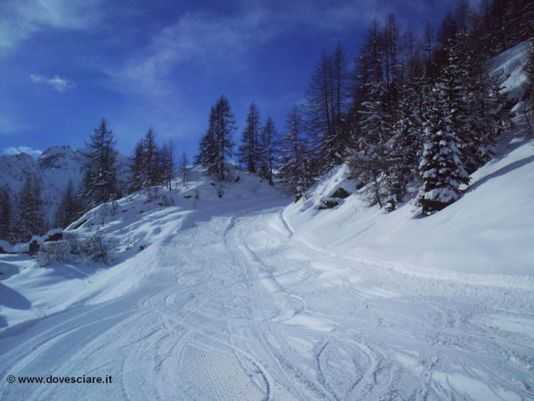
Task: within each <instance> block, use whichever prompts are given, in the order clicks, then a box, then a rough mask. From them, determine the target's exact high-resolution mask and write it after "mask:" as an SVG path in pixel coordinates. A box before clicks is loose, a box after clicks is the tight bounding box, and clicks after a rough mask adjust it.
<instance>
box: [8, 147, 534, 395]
mask: <svg viewBox="0 0 534 401" xmlns="http://www.w3.org/2000/svg"><path fill="white" fill-rule="evenodd" d="M506 145H507V146H511V149H512V150H511V151H510V150H509V151H507V152H503V153H501V156H500V157H499V158H496V159H494V160H493V161H492V162H490V163H488V164H487V165H486V166H484V167H483V168H482V169H480V170H479V171H477V172H476V173H475V174H474V175H473V176H472V177H471V178H472V180H471V184H470V186H469V187H468V188H467V190H466V193H465V195H464V196H463V197H462V198H461V199H460V200H459V201H458V202H456V203H454V204H453V205H451V206H449V207H447V208H446V209H444V210H442V211H441V212H439V213H437V214H435V215H433V216H430V217H427V218H424V219H420V218H414V211H413V206H412V205H411V204H406V205H404V206H401V207H400V208H399V209H397V210H395V211H394V212H392V213H385V212H384V211H382V210H379V209H378V208H376V207H368V206H367V204H366V203H365V200H364V197H363V196H362V195H361V194H360V193H359V190H358V189H357V185H356V183H354V182H353V181H352V180H350V178H349V171H348V168H347V167H346V166H341V167H340V168H338V169H336V170H333V171H332V172H331V173H330V174H328V175H327V176H325V177H324V179H323V180H322V181H321V182H319V183H318V184H317V186H316V187H315V188H314V190H313V191H311V192H310V193H308V194H307V195H306V196H305V197H303V198H302V199H301V200H299V201H298V202H296V203H290V202H291V200H290V198H289V197H288V196H287V195H285V194H283V193H281V192H279V191H278V190H277V189H276V188H272V187H270V186H268V185H267V184H266V183H264V182H261V181H260V180H259V179H258V178H256V177H254V176H252V175H248V174H245V173H240V179H239V181H238V182H233V183H225V184H224V185H222V186H220V185H218V184H216V183H214V182H212V181H211V179H209V178H208V177H207V176H206V175H205V174H204V172H203V171H201V170H198V169H196V170H194V171H193V172H192V173H191V178H190V181H189V182H188V183H187V184H183V183H181V182H179V181H177V182H176V183H175V187H176V188H175V190H174V191H172V192H168V191H165V190H163V189H157V188H155V189H152V190H148V191H145V192H143V193H137V194H133V195H130V196H127V197H125V198H123V199H120V200H119V201H118V202H117V203H116V204H107V205H101V206H99V207H98V208H96V209H93V210H92V211H89V212H88V213H86V214H85V215H84V216H82V217H81V218H80V219H79V220H78V221H77V222H75V223H73V224H72V225H71V226H70V228H69V230H68V235H67V236H73V237H76V238H79V239H83V238H93V237H95V236H98V237H99V238H101V239H102V241H103V244H104V245H105V246H106V248H107V249H108V264H104V263H96V262H92V261H86V262H80V261H79V260H73V261H69V260H66V261H64V262H57V261H56V262H55V263H52V264H51V265H49V266H47V267H46V268H40V267H38V265H37V261H36V260H35V259H32V258H29V257H27V256H24V255H14V254H7V255H0V272H5V273H6V274H4V275H3V276H1V278H0V279H1V281H0V377H1V380H0V399H2V400H4V399H5V400H12V399H21V400H26V401H34V400H35V401H38V400H58V401H68V400H93V399H95V400H96V399H104V400H107V399H110V400H111V399H113V400H127V401H137V400H139V401H141V400H142V401H146V400H161V401H167V400H184V401H185V400H199V401H200V400H201V401H210V400H217V401H220V400H223V401H234V400H247V401H256V400H257V401H260V400H262V401H265V400H268V401H315V400H321V401H325V400H326V401H341V400H389V401H393V400H428V401H434V400H450V399H454V400H481V401H486V400H500V401H502V400H506V401H507V400H510V401H515V400H531V399H534V375H533V371H534V346H533V344H534V343H533V338H534V291H533V290H534V247H532V244H533V243H534V230H533V229H532V227H534V202H532V199H534V186H533V185H532V183H533V182H534V141H527V140H524V139H523V140H518V139H517V138H516V139H514V141H513V143H512V144H506ZM340 187H343V188H344V189H345V190H347V191H348V192H350V193H352V195H351V196H349V197H347V198H345V199H344V200H343V202H342V203H340V204H339V205H338V206H337V207H335V208H333V209H326V210H320V208H319V206H320V205H321V202H322V201H323V200H324V199H325V198H329V197H331V196H332V195H333V194H334V193H335V192H336V190H337V189H338V188H340ZM221 190H222V192H224V196H223V197H222V198H220V197H219V196H218V194H219V193H220V192H221ZM49 374H53V375H55V376H69V377H72V376H82V375H87V376H92V375H96V376H101V377H103V376H106V375H110V376H111V377H112V378H113V381H112V383H111V384H101V385H96V384H92V385H78V384H57V385H50V384H49V385H39V384H18V383H15V384H10V383H8V382H7V381H6V380H5V379H4V378H5V377H6V376H8V375H15V376H30V375H39V376H47V375H49Z"/></svg>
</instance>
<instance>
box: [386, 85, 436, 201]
mask: <svg viewBox="0 0 534 401" xmlns="http://www.w3.org/2000/svg"><path fill="white" fill-rule="evenodd" d="M427 88H428V83H427V81H426V80H425V79H423V78H413V79H412V80H410V81H408V82H406V83H405V84H403V85H402V86H401V87H400V91H399V106H398V116H399V117H398V120H397V121H396V122H395V123H394V125H393V127H392V129H393V137H392V139H391V140H390V144H389V150H388V152H389V161H390V163H389V166H388V168H387V170H386V175H385V181H386V182H385V185H386V191H387V195H386V198H387V199H386V208H387V209H388V210H393V209H395V208H396V207H397V205H398V204H399V203H401V202H403V201H404V197H405V196H406V194H407V189H408V185H409V183H410V182H412V181H414V180H416V179H417V178H418V164H419V159H420V157H421V149H422V135H421V133H422V132H423V114H424V107H423V105H424V98H425V96H426V95H427V92H428V91H427Z"/></svg>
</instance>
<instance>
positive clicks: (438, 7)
mask: <svg viewBox="0 0 534 401" xmlns="http://www.w3.org/2000/svg"><path fill="white" fill-rule="evenodd" d="M451 2H452V1H438V0H436V1H434V0H353V1H323V0H307V1H304V0H291V1H287V0H284V1H279V0H273V1H255V0H225V1H219V0H211V1H206V0H194V1H192V0H183V1H180V2H177V1H168V0H151V1H146V0H114V1H111V0H107V1H105V0H1V1H0V73H1V75H2V80H1V81H0V150H1V149H7V148H10V147H22V146H24V147H27V148H28V149H37V150H39V149H44V148H46V147H48V146H52V145H63V144H66V145H72V146H74V147H81V146H83V144H84V141H85V139H86V138H87V136H88V134H89V133H90V132H91V131H92V129H93V128H94V127H96V126H97V125H98V122H99V120H100V119H101V118H102V117H106V118H107V119H108V121H109V123H110V126H111V128H112V129H113V131H114V133H115V135H116V137H117V145H118V147H119V149H120V150H121V151H122V152H124V153H128V152H129V151H130V150H131V148H132V147H133V144H134V143H135V142H136V141H137V140H138V138H139V137H140V136H141V135H143V134H144V133H145V132H146V131H147V130H148V128H149V127H153V128H154V129H155V131H156V133H157V135H158V137H159V138H160V140H162V141H164V140H167V139H172V140H173V142H174V143H175V146H176V148H177V150H178V151H181V150H185V151H187V152H188V153H193V152H194V151H195V150H196V147H197V142H198V140H199V138H200V136H201V135H202V133H203V132H204V130H205V128H206V121H207V114H208V112H209V108H210V106H211V105H212V104H213V103H214V101H215V100H216V99H217V98H218V97H219V96H220V95H221V94H225V95H226V96H227V97H228V98H229V99H230V103H231V105H232V107H233V110H234V113H235V115H236V118H237V123H238V127H239V129H238V131H237V135H240V133H241V129H242V125H243V120H244V118H245V113H246V111H247V108H248V105H249V104H250V102H252V101H254V102H256V104H257V105H258V107H259V109H260V113H261V115H262V116H263V117H266V116H267V115H271V116H272V117H273V118H274V119H275V123H276V124H277V126H278V127H279V129H283V128H284V122H285V114H286V112H287V111H288V110H289V109H290V108H291V106H292V105H294V104H295V103H298V102H300V101H302V99H303V97H304V94H305V91H306V87H307V84H308V80H309V77H310V75H311V72H312V70H313V68H314V66H315V64H316V62H317V60H318V58H319V57H320V54H321V51H322V50H325V49H326V50H329V49H331V48H333V47H335V45H336V44H337V43H341V44H342V45H343V47H344V48H345V49H346V50H347V52H348V54H349V55H350V57H351V58H352V57H353V56H354V55H355V54H356V52H357V49H358V47H359V46H360V44H361V39H362V38H363V36H364V33H365V31H366V29H367V24H368V23H369V21H371V20H372V19H373V18H374V17H377V18H383V17H385V16H386V15H387V14H389V13H391V12H394V13H396V14H397V16H398V17H399V19H400V22H401V24H404V25H405V26H406V25H409V26H411V27H412V29H415V30H418V29H421V28H422V26H423V24H424V21H426V20H434V21H436V20H437V19H438V18H439V17H440V16H441V15H443V13H444V9H446V8H447V7H450V4H449V3H451Z"/></svg>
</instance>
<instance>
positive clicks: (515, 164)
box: [467, 156, 534, 192]
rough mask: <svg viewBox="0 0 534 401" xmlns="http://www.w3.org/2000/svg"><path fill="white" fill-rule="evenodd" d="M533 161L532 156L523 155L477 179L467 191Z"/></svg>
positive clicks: (533, 157)
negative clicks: (521, 157) (523, 156)
mask: <svg viewBox="0 0 534 401" xmlns="http://www.w3.org/2000/svg"><path fill="white" fill-rule="evenodd" d="M532 162H534V156H529V157H525V158H523V159H521V160H516V161H515V162H513V163H510V164H508V165H506V166H504V167H501V168H500V169H499V170H497V171H494V172H493V173H491V174H489V175H487V176H485V177H484V178H482V179H480V180H478V181H477V182H475V183H474V184H473V185H471V186H470V187H469V188H468V190H467V192H471V191H474V190H475V189H477V188H479V187H480V186H482V185H484V184H485V183H486V182H488V181H490V180H492V179H494V178H497V177H500V176H502V175H505V174H508V173H510V172H511V171H513V170H516V169H518V168H520V167H523V166H524V165H526V164H529V163H532Z"/></svg>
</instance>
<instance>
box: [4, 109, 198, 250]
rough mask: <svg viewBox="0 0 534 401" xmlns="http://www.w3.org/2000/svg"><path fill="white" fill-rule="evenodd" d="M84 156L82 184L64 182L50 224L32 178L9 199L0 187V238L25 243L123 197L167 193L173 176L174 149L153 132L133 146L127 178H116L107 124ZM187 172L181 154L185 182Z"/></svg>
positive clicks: (115, 159)
mask: <svg viewBox="0 0 534 401" xmlns="http://www.w3.org/2000/svg"><path fill="white" fill-rule="evenodd" d="M83 154H84V156H85V163H84V165H83V175H82V181H81V184H80V186H79V187H76V186H75V185H74V184H73V183H72V182H71V181H70V182H69V183H68V184H67V186H66V189H65V191H64V194H63V195H62V199H61V201H60V203H59V206H58V208H57V211H56V214H55V216H54V218H53V221H52V222H48V220H47V217H46V216H45V208H44V204H43V197H42V183H41V181H40V179H39V177H37V176H36V175H33V174H30V175H28V176H27V177H26V179H25V182H24V185H23V187H22V189H21V191H20V192H19V193H18V194H15V195H14V196H12V195H11V194H10V191H9V189H8V188H0V239H2V240H7V241H11V242H23V241H28V240H29V239H31V237H32V236H33V235H41V234H44V233H45V232H46V231H47V230H48V229H49V228H51V227H60V228H64V227H66V226H68V225H69V224H70V223H72V222H73V221H75V220H76V219H78V218H79V217H80V216H81V215H82V214H83V213H84V212H86V211H87V210H90V209H91V208H93V207H95V206H98V205H100V204H102V203H105V202H109V201H115V200H117V199H119V198H120V197H122V196H123V195H125V194H129V193H133V192H136V191H139V190H142V189H146V188H150V187H153V186H158V185H164V186H165V187H167V188H168V189H172V182H173V179H174V177H175V173H176V172H175V170H176V163H175V160H174V151H173V146H172V143H170V142H169V143H166V144H164V145H159V144H158V143H157V141H156V135H155V133H154V131H153V130H152V129H150V130H149V131H148V132H147V133H146V135H145V136H144V137H143V138H142V139H141V140H140V141H139V142H138V143H137V144H136V146H135V148H134V151H133V154H132V155H131V157H130V158H129V159H128V161H127V166H126V168H127V170H128V174H127V178H126V180H120V179H119V167H120V166H119V153H118V151H117V149H116V142H115V138H114V135H113V132H112V130H111V129H109V127H108V124H107V122H106V120H104V119H103V120H102V122H101V123H100V125H99V126H98V128H96V129H95V130H94V132H93V133H92V134H91V135H90V137H89V140H88V142H87V144H86V148H85V150H84V152H83ZM187 169H188V161H187V157H186V156H185V154H184V155H183V156H182V158H181V161H180V172H181V174H182V178H183V179H184V180H185V178H186V172H187ZM15 205H16V207H15Z"/></svg>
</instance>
